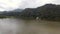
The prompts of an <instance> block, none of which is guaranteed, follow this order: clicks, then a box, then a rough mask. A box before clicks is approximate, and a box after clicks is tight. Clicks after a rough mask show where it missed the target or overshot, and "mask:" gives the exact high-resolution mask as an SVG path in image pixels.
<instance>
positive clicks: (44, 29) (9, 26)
mask: <svg viewBox="0 0 60 34" xmlns="http://www.w3.org/2000/svg"><path fill="white" fill-rule="evenodd" d="M0 34H60V22H50V21H42V20H22V19H16V18H5V19H0Z"/></svg>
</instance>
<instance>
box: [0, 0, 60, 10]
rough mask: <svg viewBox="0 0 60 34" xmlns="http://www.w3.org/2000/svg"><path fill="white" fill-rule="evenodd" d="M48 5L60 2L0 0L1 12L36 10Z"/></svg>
mask: <svg viewBox="0 0 60 34" xmlns="http://www.w3.org/2000/svg"><path fill="white" fill-rule="evenodd" d="M46 3H53V4H60V0H0V11H4V10H12V9H16V8H21V9H22V8H35V7H38V6H42V5H44V4H46Z"/></svg>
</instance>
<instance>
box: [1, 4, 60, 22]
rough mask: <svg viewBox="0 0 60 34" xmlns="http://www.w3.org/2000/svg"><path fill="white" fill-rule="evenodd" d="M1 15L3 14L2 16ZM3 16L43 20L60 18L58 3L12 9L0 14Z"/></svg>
mask: <svg viewBox="0 0 60 34" xmlns="http://www.w3.org/2000/svg"><path fill="white" fill-rule="evenodd" d="M2 15H3V16H2ZM5 16H9V17H11V16H13V17H16V18H23V19H36V17H39V19H43V20H55V21H56V20H57V21H59V20H60V5H55V4H46V5H44V6H41V7H37V8H26V9H24V10H21V11H20V10H13V11H9V12H7V11H4V12H2V13H1V14H0V17H2V18H4V17H5Z"/></svg>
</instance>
